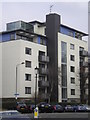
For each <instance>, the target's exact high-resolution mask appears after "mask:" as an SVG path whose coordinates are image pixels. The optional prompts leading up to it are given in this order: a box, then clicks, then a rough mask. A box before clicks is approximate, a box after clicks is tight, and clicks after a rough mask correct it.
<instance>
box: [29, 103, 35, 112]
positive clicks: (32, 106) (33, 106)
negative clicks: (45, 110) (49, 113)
mask: <svg viewBox="0 0 90 120" xmlns="http://www.w3.org/2000/svg"><path fill="white" fill-rule="evenodd" d="M34 109H35V105H34V104H31V105H28V112H30V113H33V112H34Z"/></svg>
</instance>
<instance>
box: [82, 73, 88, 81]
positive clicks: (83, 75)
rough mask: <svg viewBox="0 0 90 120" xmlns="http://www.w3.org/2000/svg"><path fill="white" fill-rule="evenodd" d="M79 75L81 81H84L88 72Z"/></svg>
mask: <svg viewBox="0 0 90 120" xmlns="http://www.w3.org/2000/svg"><path fill="white" fill-rule="evenodd" d="M80 75H81V79H84V80H86V79H87V78H88V72H85V73H83V72H82V73H80Z"/></svg>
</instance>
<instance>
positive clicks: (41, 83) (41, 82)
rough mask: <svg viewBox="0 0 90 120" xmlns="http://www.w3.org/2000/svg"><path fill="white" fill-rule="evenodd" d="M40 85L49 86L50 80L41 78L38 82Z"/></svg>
mask: <svg viewBox="0 0 90 120" xmlns="http://www.w3.org/2000/svg"><path fill="white" fill-rule="evenodd" d="M38 84H39V87H49V81H44V80H41V81H39V82H38Z"/></svg>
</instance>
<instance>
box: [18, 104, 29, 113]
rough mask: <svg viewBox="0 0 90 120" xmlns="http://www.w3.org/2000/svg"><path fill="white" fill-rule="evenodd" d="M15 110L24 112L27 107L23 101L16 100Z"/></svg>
mask: <svg viewBox="0 0 90 120" xmlns="http://www.w3.org/2000/svg"><path fill="white" fill-rule="evenodd" d="M16 108H17V110H18V111H19V112H21V113H26V112H28V107H27V105H26V104H25V103H23V102H17V107H16Z"/></svg>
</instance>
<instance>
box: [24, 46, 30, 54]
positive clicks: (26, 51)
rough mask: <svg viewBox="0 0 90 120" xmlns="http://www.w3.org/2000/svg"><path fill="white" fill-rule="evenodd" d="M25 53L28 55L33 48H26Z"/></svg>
mask: <svg viewBox="0 0 90 120" xmlns="http://www.w3.org/2000/svg"><path fill="white" fill-rule="evenodd" d="M25 53H26V54H28V55H31V48H27V47H26V48H25Z"/></svg>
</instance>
